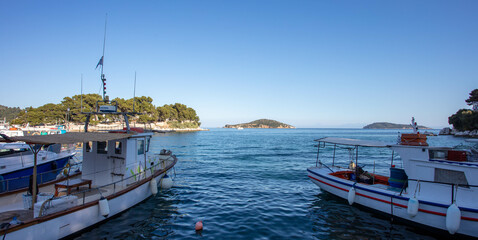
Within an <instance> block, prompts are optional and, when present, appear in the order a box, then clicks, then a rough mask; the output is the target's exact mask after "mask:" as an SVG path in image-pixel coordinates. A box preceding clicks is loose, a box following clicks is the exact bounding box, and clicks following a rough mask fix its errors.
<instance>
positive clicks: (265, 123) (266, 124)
mask: <svg viewBox="0 0 478 240" xmlns="http://www.w3.org/2000/svg"><path fill="white" fill-rule="evenodd" d="M239 127H242V128H295V127H294V126H291V125H289V124H285V123H281V122H278V121H275V120H270V119H259V120H255V121H252V122H249V123H241V124H234V125H229V124H227V125H226V126H224V128H239Z"/></svg>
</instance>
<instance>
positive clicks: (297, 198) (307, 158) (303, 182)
mask: <svg viewBox="0 0 478 240" xmlns="http://www.w3.org/2000/svg"><path fill="white" fill-rule="evenodd" d="M399 131H401V132H403V133H406V132H410V130H365V129H244V130H237V129H211V130H210V131H205V132H193V133H170V134H157V135H155V136H154V137H153V140H152V142H151V149H150V151H153V152H158V153H159V151H160V150H161V149H163V148H165V149H171V150H172V151H173V153H175V154H176V155H177V157H178V158H179V162H178V164H177V165H176V167H175V171H174V172H172V174H171V175H172V176H171V177H172V178H173V179H174V187H173V188H172V189H169V190H162V191H159V192H158V194H157V195H156V196H154V197H151V198H149V199H147V200H146V201H144V202H142V203H141V204H139V205H137V206H135V207H133V208H131V209H129V210H128V211H126V212H124V213H122V214H121V215H119V216H117V217H115V218H114V219H111V220H109V221H107V222H106V223H104V224H101V225H99V226H97V227H95V228H93V229H90V230H89V231H88V232H84V233H82V234H81V235H80V236H78V237H77V239H434V238H435V237H437V236H433V235H432V233H431V232H427V231H426V230H422V229H417V228H414V227H411V226H408V225H402V224H399V223H396V222H393V221H391V219H390V217H387V216H382V215H378V214H376V213H371V212H368V211H364V210H363V209H359V208H357V207H355V206H349V205H348V203H347V200H344V199H340V198H337V197H335V196H333V195H331V194H328V193H325V192H322V191H321V190H320V188H319V187H317V186H316V185H315V184H313V183H312V182H311V181H310V180H309V178H308V177H307V168H308V167H310V166H315V164H316V161H317V147H315V146H314V145H317V142H314V140H315V139H318V138H322V137H346V138H356V139H367V140H378V141H384V142H389V143H395V142H396V141H397V137H398V132H399ZM431 132H434V133H437V132H438V131H437V130H432V131H431ZM428 143H429V144H430V145H432V146H455V145H458V144H462V143H464V139H462V138H455V137H453V136H432V137H428ZM329 150H330V149H329ZM350 154H351V153H350V152H349V151H348V150H347V149H340V151H339V150H338V151H337V159H338V158H344V159H345V160H344V161H343V162H344V163H345V164H347V161H349V160H348V159H349V158H350V157H354V156H352V155H350ZM352 154H354V153H352ZM358 154H359V156H358V157H359V166H363V168H364V170H366V171H369V172H372V171H373V172H376V173H380V174H384V175H387V176H388V175H389V168H390V165H391V156H392V152H391V151H390V150H389V149H372V148H360V149H359V153H358ZM330 155H331V151H327V149H321V152H320V155H319V156H320V159H321V160H322V158H323V157H328V156H330ZM324 160H325V158H324ZM325 162H327V161H325ZM400 163H401V162H400V159H399V157H397V156H394V164H396V165H397V166H400ZM197 221H203V225H204V230H203V231H201V232H196V231H195V229H194V226H195V223H196V222H197Z"/></svg>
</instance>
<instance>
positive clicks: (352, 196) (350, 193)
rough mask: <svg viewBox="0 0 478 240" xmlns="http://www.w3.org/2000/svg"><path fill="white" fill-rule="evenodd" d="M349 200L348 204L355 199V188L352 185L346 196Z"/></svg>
mask: <svg viewBox="0 0 478 240" xmlns="http://www.w3.org/2000/svg"><path fill="white" fill-rule="evenodd" d="M347 199H348V200H349V204H350V205H352V204H353V203H354V201H355V188H354V187H351V188H350V190H349V195H348V198H347Z"/></svg>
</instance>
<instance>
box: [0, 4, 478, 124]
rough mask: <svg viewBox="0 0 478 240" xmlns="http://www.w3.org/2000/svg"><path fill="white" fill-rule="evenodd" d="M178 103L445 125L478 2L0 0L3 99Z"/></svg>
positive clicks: (474, 54)
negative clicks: (99, 96) (94, 96)
mask: <svg viewBox="0 0 478 240" xmlns="http://www.w3.org/2000/svg"><path fill="white" fill-rule="evenodd" d="M106 13H107V14H108V20H107V36H106V52H105V61H104V71H105V74H106V77H107V95H109V96H110V98H115V97H121V98H131V97H133V87H134V74H135V71H136V72H137V87H136V95H137V96H150V97H152V98H153V99H154V102H153V103H154V104H155V105H156V106H162V105H163V104H171V103H176V102H179V103H183V104H186V105H187V106H189V107H192V108H194V109H195V110H196V111H197V113H198V115H199V116H200V118H201V122H202V126H204V127H221V126H223V125H224V124H235V123H242V122H249V121H252V120H256V119H259V118H269V119H274V120H278V121H281V122H285V123H288V124H292V125H294V126H297V127H362V126H364V125H366V124H369V123H372V122H380V121H385V122H393V123H409V122H410V119H411V117H412V116H414V117H415V118H416V120H417V122H418V123H419V124H420V125H426V126H430V127H437V128H438V127H445V126H448V117H449V116H450V115H451V114H453V113H455V112H456V111H457V110H458V109H460V108H467V107H468V106H467V105H466V103H465V99H467V98H468V94H469V93H470V92H471V91H472V90H473V89H475V88H478V1H475V0H470V1H436V0H432V1H427V0H421V1H415V0H414V1H383V0H378V1H367V0H365V1H330V0H328V1H316V0H314V1H305V0H299V1H293V0H289V1H279V0H255V1H244V0H241V1H223V0H220V1H208V0H205V1H195V0H194V1H19V0H15V1H13V0H12V1H6V0H2V1H0V81H1V86H2V88H1V89H2V94H1V97H0V104H1V105H6V106H9V107H21V108H24V107H28V106H33V107H38V106H41V105H44V104H47V103H59V102H61V100H62V99H63V98H64V97H66V96H72V95H75V94H80V92H81V75H82V74H83V92H84V93H100V88H101V81H100V79H99V74H100V73H99V70H96V71H95V66H96V64H97V63H98V60H99V59H100V57H101V55H102V47H103V33H104V20H105V15H106Z"/></svg>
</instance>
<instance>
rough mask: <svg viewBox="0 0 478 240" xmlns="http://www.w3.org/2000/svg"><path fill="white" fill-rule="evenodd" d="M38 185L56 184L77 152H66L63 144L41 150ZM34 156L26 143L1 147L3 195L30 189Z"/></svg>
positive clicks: (5, 144) (0, 176)
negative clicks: (58, 177) (52, 182)
mask: <svg viewBox="0 0 478 240" xmlns="http://www.w3.org/2000/svg"><path fill="white" fill-rule="evenodd" d="M37 150H38V154H37V161H38V164H37V171H38V173H39V174H38V176H37V183H38V184H44V183H47V182H50V181H53V180H55V179H56V178H57V176H58V175H59V174H60V173H61V172H62V171H63V170H64V168H65V166H67V164H68V163H69V161H70V159H72V158H73V156H74V155H75V154H76V151H75V150H74V148H69V149H62V146H61V145H60V144H54V145H49V146H47V147H45V148H44V149H37ZM33 163H34V154H33V152H32V149H31V148H30V146H29V145H27V144H24V143H2V144H0V193H3V192H8V191H15V190H18V189H23V188H27V187H29V185H30V181H31V180H30V176H32V175H33Z"/></svg>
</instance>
